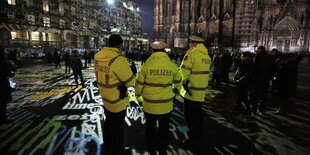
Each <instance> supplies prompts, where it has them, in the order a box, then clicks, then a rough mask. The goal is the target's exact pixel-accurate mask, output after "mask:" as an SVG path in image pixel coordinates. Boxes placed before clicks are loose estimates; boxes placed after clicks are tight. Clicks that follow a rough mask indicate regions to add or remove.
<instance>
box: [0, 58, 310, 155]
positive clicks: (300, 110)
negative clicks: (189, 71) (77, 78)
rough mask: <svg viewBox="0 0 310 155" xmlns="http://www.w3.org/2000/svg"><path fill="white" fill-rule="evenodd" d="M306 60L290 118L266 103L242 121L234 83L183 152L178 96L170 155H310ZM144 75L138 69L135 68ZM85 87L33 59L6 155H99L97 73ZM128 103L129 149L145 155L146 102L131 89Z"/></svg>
mask: <svg viewBox="0 0 310 155" xmlns="http://www.w3.org/2000/svg"><path fill="white" fill-rule="evenodd" d="M307 59H308V58H304V59H303V61H302V62H301V64H300V66H299V72H298V79H299V81H298V90H297V94H296V96H294V97H292V98H291V101H292V102H293V106H292V108H291V109H292V110H291V112H290V113H288V114H287V115H286V116H282V115H277V114H274V113H273V112H272V111H273V110H276V107H277V100H276V99H275V98H274V97H272V96H271V95H270V96H269V97H268V103H269V106H268V111H267V112H266V115H263V116H261V115H252V116H245V115H242V114H237V113H235V112H232V109H233V108H234V107H235V102H236V90H235V86H234V84H233V83H231V84H230V86H229V87H228V88H224V87H223V88H221V89H219V90H211V89H210V91H209V93H208V94H207V101H206V102H205V104H203V111H204V125H203V137H202V140H201V142H200V143H199V144H197V145H195V146H192V147H185V146H183V145H182V144H181V141H182V140H184V139H186V138H187V137H188V135H187V130H188V127H187V125H186V122H185V120H184V114H183V103H182V98H180V97H176V99H175V101H174V110H173V112H172V117H171V120H170V142H169V147H168V154H170V155H193V154H202V155H205V154H211V155H214V154H281V155H282V154H291V155H302V154H309V152H310V145H309V144H310V125H309V124H310V72H309V66H308V64H307V63H306V60H307ZM137 67H138V68H140V67H141V65H140V62H137ZM83 75H84V78H85V85H86V87H85V88H82V87H81V86H80V87H78V88H75V82H74V77H73V75H72V74H64V65H62V68H60V69H55V68H54V65H53V64H46V63H45V62H44V61H43V60H40V59H36V60H31V61H30V62H26V64H24V67H22V68H20V69H18V71H17V74H16V76H15V77H14V80H15V82H16V83H17V85H18V87H19V88H18V90H16V91H14V92H13V94H12V96H13V101H12V102H11V103H9V104H8V110H7V118H8V119H9V121H8V122H7V123H6V124H3V125H1V126H0V152H1V154H10V155H11V154H48V155H49V154H67V155H69V154H102V153H101V146H102V144H103V137H102V130H103V127H102V125H103V122H104V118H105V116H104V115H103V110H104V109H103V108H102V100H101V97H100V94H99V92H98V88H97V87H95V86H94V84H93V82H94V81H95V75H94V71H93V68H92V67H89V68H87V69H84V70H83ZM128 92H129V95H131V96H132V97H131V102H130V105H129V106H128V108H127V115H126V118H125V124H124V126H125V127H124V133H125V135H124V137H125V139H124V145H126V146H129V147H131V152H132V154H133V155H146V154H148V153H147V152H146V142H145V137H144V134H145V118H144V113H143V110H142V106H141V103H138V102H137V101H136V100H135V98H134V89H133V88H129V89H128Z"/></svg>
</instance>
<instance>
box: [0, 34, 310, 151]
mask: <svg viewBox="0 0 310 155" xmlns="http://www.w3.org/2000/svg"><path fill="white" fill-rule="evenodd" d="M189 41H190V43H189V47H190V48H189V49H188V51H187V52H185V53H176V52H169V53H167V52H166V51H165V49H166V48H168V45H167V44H166V43H164V42H161V41H155V42H153V43H152V44H151V48H152V51H151V52H147V51H146V52H142V53H141V52H137V51H135V52H128V53H126V54H125V55H124V54H123V53H122V51H121V49H122V44H123V39H122V38H121V37H120V36H119V35H111V36H110V37H109V40H108V46H107V47H104V48H103V49H101V50H100V51H97V52H94V51H87V50H84V51H82V54H81V52H80V51H78V50H58V49H55V50H54V51H53V52H50V51H49V52H46V58H47V60H48V62H49V63H52V62H53V63H54V64H55V68H60V67H61V66H60V63H61V61H64V64H65V73H70V70H71V69H72V70H73V75H74V79H75V82H76V86H77V87H78V86H79V82H78V77H79V78H80V81H81V84H82V87H85V85H84V79H83V74H82V69H83V68H87V67H88V66H92V63H93V62H95V63H94V71H95V74H96V83H97V86H98V88H99V92H100V94H101V96H102V100H103V102H104V104H103V106H104V109H105V110H104V113H105V116H106V119H105V121H104V127H103V128H104V129H103V135H104V146H103V147H102V149H103V151H104V152H106V153H107V154H126V152H128V150H127V149H126V148H123V147H122V142H123V131H122V125H123V122H124V118H125V114H126V107H127V105H128V104H129V96H128V94H127V88H128V87H131V86H133V87H135V93H136V94H135V95H136V98H137V100H138V101H139V102H142V105H143V110H144V113H145V118H146V142H147V150H148V152H149V153H150V154H151V155H153V154H156V152H158V153H159V154H162V155H165V154H167V153H166V150H167V146H168V142H169V138H168V137H169V120H170V116H171V112H172V109H173V100H174V97H175V96H176V95H181V96H182V97H183V98H184V116H185V120H186V122H187V124H188V127H189V131H188V136H189V138H188V139H185V140H184V141H183V144H184V145H185V146H188V145H194V144H197V143H198V142H199V140H200V138H201V135H202V124H203V115H202V104H203V103H204V101H205V94H206V93H207V91H208V87H209V86H211V88H213V89H221V86H222V84H221V83H222V82H224V84H225V86H226V87H229V86H230V85H229V84H230V83H234V84H236V86H237V94H238V95H237V98H238V99H237V102H236V107H235V108H234V109H233V110H234V111H236V112H240V109H241V108H242V107H243V106H242V105H243V104H244V105H245V106H244V107H245V111H244V114H245V115H251V114H265V112H266V107H267V103H266V99H267V95H268V93H269V92H270V93H271V94H272V95H274V96H276V97H277V98H278V99H279V103H280V104H279V107H280V108H279V110H278V113H280V114H286V113H287V112H288V111H289V109H291V106H290V101H289V97H290V96H292V95H294V94H296V89H297V71H298V64H299V62H300V61H301V59H302V55H298V54H286V53H281V52H280V51H278V50H276V49H273V50H272V51H271V52H270V54H269V53H267V51H266V49H265V47H263V46H260V47H258V48H257V49H256V51H255V53H251V52H243V53H234V54H231V53H229V52H228V51H225V52H217V53H210V52H209V51H208V49H207V48H206V47H205V46H204V44H203V42H204V39H202V38H200V37H198V36H193V35H192V36H189ZM0 54H1V55H0V56H1V57H0V63H1V65H0V66H1V71H0V72H1V73H4V74H1V81H0V82H1V93H0V99H1V100H0V101H1V114H2V115H1V123H2V122H4V121H5V109H6V107H5V105H6V103H8V102H10V101H11V100H12V99H11V97H10V96H11V95H10V94H11V88H10V86H9V84H8V80H7V78H9V77H11V76H14V75H12V70H14V68H16V67H14V66H13V65H12V64H10V63H9V61H7V59H6V56H5V54H4V51H3V50H1V52H0ZM18 55H19V54H18V52H17V51H14V50H13V51H10V52H9V53H8V56H7V58H8V59H9V60H10V61H14V62H16V64H17V65H18V64H19V65H20V64H21V62H18V61H19V60H21V59H20V58H18ZM126 57H127V58H126ZM81 58H84V67H83V63H82V61H81ZM128 59H129V60H130V61H131V64H130V63H129V61H128ZM135 61H141V62H142V63H141V64H143V65H142V68H141V70H140V72H139V73H137V68H136V64H135ZM178 62H181V64H180V67H179V68H178V67H177V65H176V64H177V63H178ZM309 64H310V61H309ZM233 65H234V68H233V69H232V68H231V67H232V66H233ZM231 71H233V72H235V75H234V79H233V81H231V80H230V79H229V73H230V72H231ZM209 83H210V85H209ZM3 111H4V112H3ZM3 114H4V115H3Z"/></svg>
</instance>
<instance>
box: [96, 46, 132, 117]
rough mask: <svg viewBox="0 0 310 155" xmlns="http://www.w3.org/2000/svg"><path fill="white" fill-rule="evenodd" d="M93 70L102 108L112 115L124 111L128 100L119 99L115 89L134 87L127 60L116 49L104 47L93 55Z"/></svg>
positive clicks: (117, 90)
mask: <svg viewBox="0 0 310 155" xmlns="http://www.w3.org/2000/svg"><path fill="white" fill-rule="evenodd" d="M94 68H95V73H96V78H97V84H98V87H99V91H100V94H101V97H102V100H103V103H104V107H105V108H106V109H107V110H109V111H111V112H114V113H116V112H120V111H123V110H125V109H126V106H127V105H128V104H129V98H128V96H127V97H126V98H124V99H120V97H119V96H120V91H119V89H118V88H117V87H118V86H119V85H121V84H124V85H125V86H126V87H130V86H133V85H134V81H135V79H134V75H133V74H132V72H131V69H130V67H129V63H128V61H127V59H126V58H125V57H123V56H122V55H121V53H120V51H119V50H118V49H117V48H111V47H104V48H103V49H102V50H101V51H99V52H98V53H96V54H95V66H94Z"/></svg>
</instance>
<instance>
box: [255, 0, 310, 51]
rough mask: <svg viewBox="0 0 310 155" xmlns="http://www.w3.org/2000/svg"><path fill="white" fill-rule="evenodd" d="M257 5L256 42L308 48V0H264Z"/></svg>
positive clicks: (281, 47)
mask: <svg viewBox="0 0 310 155" xmlns="http://www.w3.org/2000/svg"><path fill="white" fill-rule="evenodd" d="M258 6H259V7H258V11H257V15H256V20H257V21H258V22H257V27H258V28H259V33H258V41H257V44H258V45H263V46H265V47H266V48H267V49H268V50H271V49H272V48H277V49H278V50H280V51H282V52H297V51H307V52H310V1H309V0H263V1H261V2H258Z"/></svg>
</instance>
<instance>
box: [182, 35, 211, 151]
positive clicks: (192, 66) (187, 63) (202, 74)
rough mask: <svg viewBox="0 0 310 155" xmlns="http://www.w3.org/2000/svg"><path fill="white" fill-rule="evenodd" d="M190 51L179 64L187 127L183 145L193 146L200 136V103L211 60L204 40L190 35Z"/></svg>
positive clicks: (202, 99) (203, 99) (206, 84)
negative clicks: (186, 135) (186, 137)
mask: <svg viewBox="0 0 310 155" xmlns="http://www.w3.org/2000/svg"><path fill="white" fill-rule="evenodd" d="M189 39H190V49H189V50H188V51H187V52H186V54H185V56H184V58H183V61H182V63H181V69H180V73H181V76H182V81H183V89H182V90H181V95H182V96H183V97H184V115H185V120H186V122H187V124H188V127H189V139H187V140H185V141H183V143H184V144H185V145H188V144H193V143H195V142H197V140H199V137H200V136H201V134H202V103H203V102H204V101H205V95H206V89H207V87H208V81H209V70H210V64H211V59H210V57H209V55H208V49H207V48H206V47H205V46H204V45H203V42H204V40H203V39H202V38H200V37H198V36H194V35H191V36H189Z"/></svg>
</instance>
